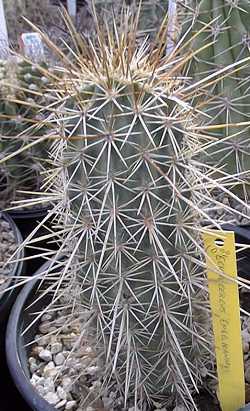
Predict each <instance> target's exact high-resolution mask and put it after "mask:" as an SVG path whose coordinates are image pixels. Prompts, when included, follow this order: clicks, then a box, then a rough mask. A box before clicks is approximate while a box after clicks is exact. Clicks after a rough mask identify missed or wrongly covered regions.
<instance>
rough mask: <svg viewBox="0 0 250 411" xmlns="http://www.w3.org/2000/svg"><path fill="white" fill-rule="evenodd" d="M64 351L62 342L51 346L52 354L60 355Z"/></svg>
mask: <svg viewBox="0 0 250 411" xmlns="http://www.w3.org/2000/svg"><path fill="white" fill-rule="evenodd" d="M62 349H63V345H62V343H60V342H54V343H53V344H51V347H50V352H51V354H53V355H54V354H58V353H59V352H61V351H62Z"/></svg>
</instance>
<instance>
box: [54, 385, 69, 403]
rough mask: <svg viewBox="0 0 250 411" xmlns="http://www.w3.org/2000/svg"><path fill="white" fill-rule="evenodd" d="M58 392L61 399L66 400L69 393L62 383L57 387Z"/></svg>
mask: <svg viewBox="0 0 250 411" xmlns="http://www.w3.org/2000/svg"><path fill="white" fill-rule="evenodd" d="M56 393H57V395H58V397H59V398H60V399H61V400H66V398H67V393H66V391H65V390H64V389H63V388H62V387H61V386H60V385H59V386H58V387H57V389H56Z"/></svg>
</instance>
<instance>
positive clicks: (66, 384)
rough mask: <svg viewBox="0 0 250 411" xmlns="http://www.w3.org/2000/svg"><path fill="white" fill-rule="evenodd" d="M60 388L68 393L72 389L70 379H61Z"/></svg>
mask: <svg viewBox="0 0 250 411" xmlns="http://www.w3.org/2000/svg"><path fill="white" fill-rule="evenodd" d="M62 386H63V388H64V389H65V390H66V391H69V390H70V389H71V387H72V379H71V378H69V377H64V378H62Z"/></svg>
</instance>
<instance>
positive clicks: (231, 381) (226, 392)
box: [203, 230, 245, 411]
mask: <svg viewBox="0 0 250 411" xmlns="http://www.w3.org/2000/svg"><path fill="white" fill-rule="evenodd" d="M203 241H204V244H205V250H206V264H207V270H208V273H207V277H208V289H209V296H210V306H211V311H212V323H213V332H214V342H215V353H216V363H217V374H218V383H219V401H220V405H221V409H222V411H238V410H239V408H241V407H243V406H244V405H245V380H244V363H243V350H242V340H241V324H240V304H239V292H238V284H237V282H236V281H234V280H236V278H237V265H236V251H235V239H234V232H231V231H218V230H208V231H206V232H205V233H204V234H203Z"/></svg>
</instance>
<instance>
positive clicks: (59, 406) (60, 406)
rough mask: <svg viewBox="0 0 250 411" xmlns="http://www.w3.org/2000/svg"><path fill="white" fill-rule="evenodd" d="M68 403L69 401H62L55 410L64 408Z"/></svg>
mask: <svg viewBox="0 0 250 411" xmlns="http://www.w3.org/2000/svg"><path fill="white" fill-rule="evenodd" d="M66 403H67V400H62V401H60V402H59V403H58V404H56V405H55V408H56V409H57V410H59V409H60V408H62V407H64V406H65V405H66Z"/></svg>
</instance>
